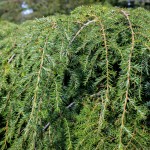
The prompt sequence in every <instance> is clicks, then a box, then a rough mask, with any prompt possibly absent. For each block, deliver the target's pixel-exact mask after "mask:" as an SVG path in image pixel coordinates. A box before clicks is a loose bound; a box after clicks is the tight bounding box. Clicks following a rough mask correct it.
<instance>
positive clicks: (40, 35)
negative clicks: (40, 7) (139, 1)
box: [0, 6, 150, 150]
mask: <svg viewBox="0 0 150 150" xmlns="http://www.w3.org/2000/svg"><path fill="white" fill-rule="evenodd" d="M0 24H1V25H0V26H2V24H4V22H0ZM5 24H6V26H2V27H3V30H0V39H1V41H0V115H1V116H0V117H1V120H2V122H1V123H0V126H1V132H0V134H1V137H2V138H1V139H0V140H1V141H0V144H1V149H10V150H15V149H17V150H19V149H20V150H27V149H29V150H32V149H33V150H36V149H37V150H41V149H45V150H50V149H52V150H61V149H62V150H64V149H65V150H66V149H69V150H71V149H76V150H87V149H89V150H93V149H94V150H105V149H106V150H113V149H115V150H117V149H119V150H125V149H126V150H132V149H133V150H134V149H143V150H147V149H149V143H150V137H149V128H148V126H149V122H148V119H149V110H148V109H149V103H150V102H149V99H150V91H149V89H150V76H149V73H150V69H149V65H150V13H149V12H148V11H145V10H144V9H136V10H122V9H118V8H106V7H102V6H91V7H79V8H77V9H76V10H74V11H73V12H72V14H71V15H70V16H65V15H61V16H55V17H47V18H41V19H37V20H34V21H27V22H25V23H23V24H22V25H20V26H17V25H13V24H9V23H6V22H5Z"/></svg>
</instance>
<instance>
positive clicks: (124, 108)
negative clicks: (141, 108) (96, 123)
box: [119, 10, 135, 149]
mask: <svg viewBox="0 0 150 150" xmlns="http://www.w3.org/2000/svg"><path fill="white" fill-rule="evenodd" d="M121 13H123V15H124V16H125V17H126V19H127V21H128V23H129V28H130V30H131V34H132V43H131V49H130V53H129V58H128V66H127V67H128V70H127V84H126V92H125V100H124V105H123V113H122V117H121V128H120V135H119V149H120V148H121V147H122V146H121V145H122V135H123V129H124V124H125V123H124V120H125V114H126V107H127V102H128V100H129V87H130V74H131V59H132V53H133V50H134V45H135V37H134V31H133V28H132V23H131V21H130V19H129V14H128V13H127V12H125V11H124V10H121Z"/></svg>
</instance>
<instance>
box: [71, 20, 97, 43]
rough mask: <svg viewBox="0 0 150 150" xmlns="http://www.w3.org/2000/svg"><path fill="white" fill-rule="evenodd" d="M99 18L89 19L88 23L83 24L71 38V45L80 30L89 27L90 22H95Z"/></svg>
mask: <svg viewBox="0 0 150 150" xmlns="http://www.w3.org/2000/svg"><path fill="white" fill-rule="evenodd" d="M96 21H97V20H95V19H94V20H90V21H88V22H87V23H85V24H83V26H82V27H81V28H80V29H79V30H78V31H77V32H76V34H75V36H74V37H73V38H72V39H71V41H70V42H69V45H71V44H72V42H73V41H74V40H75V38H76V37H77V36H78V35H79V34H80V32H81V31H82V30H83V29H84V28H85V27H87V26H88V25H89V24H91V23H93V22H96Z"/></svg>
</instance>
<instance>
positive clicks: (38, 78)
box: [25, 38, 47, 134]
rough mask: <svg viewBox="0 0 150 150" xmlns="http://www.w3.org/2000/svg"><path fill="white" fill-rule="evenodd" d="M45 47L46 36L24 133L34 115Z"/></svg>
mask: <svg viewBox="0 0 150 150" xmlns="http://www.w3.org/2000/svg"><path fill="white" fill-rule="evenodd" d="M46 47H47V38H46V41H45V44H44V47H43V49H42V55H41V60H40V68H39V71H38V74H37V82H36V86H35V90H34V97H33V102H32V110H31V113H30V118H29V121H28V124H27V126H26V132H25V134H26V133H27V131H28V126H29V124H30V121H31V120H32V119H33V118H34V117H35V116H34V111H35V109H36V107H37V93H38V90H39V83H40V78H41V72H42V68H43V63H44V55H45V50H46Z"/></svg>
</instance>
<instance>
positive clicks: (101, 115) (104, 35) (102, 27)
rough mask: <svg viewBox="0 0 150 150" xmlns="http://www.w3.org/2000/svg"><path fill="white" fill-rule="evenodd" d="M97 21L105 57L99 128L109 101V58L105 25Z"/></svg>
mask: <svg viewBox="0 0 150 150" xmlns="http://www.w3.org/2000/svg"><path fill="white" fill-rule="evenodd" d="M99 22H100V26H101V31H102V36H103V42H104V48H105V59H106V92H105V100H102V104H103V108H102V110H101V111H102V112H101V114H100V118H99V129H100V128H101V126H102V124H103V121H104V118H105V111H106V107H107V103H108V101H109V60H108V45H107V39H106V33H105V27H104V25H103V23H102V21H101V20H99Z"/></svg>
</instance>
